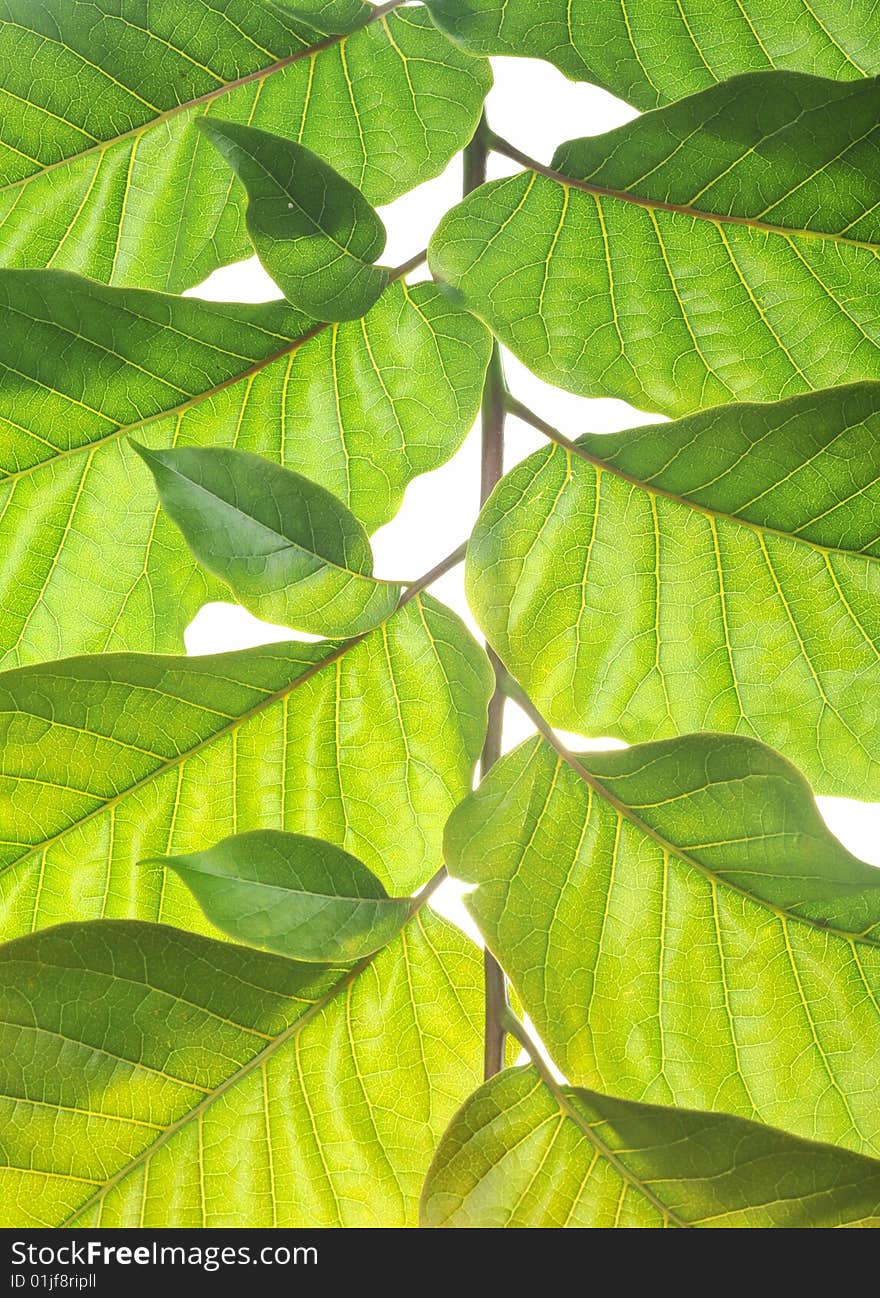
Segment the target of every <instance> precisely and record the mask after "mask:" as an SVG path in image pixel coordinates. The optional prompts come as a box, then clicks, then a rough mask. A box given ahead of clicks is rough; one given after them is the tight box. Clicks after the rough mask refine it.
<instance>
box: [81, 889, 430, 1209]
mask: <svg viewBox="0 0 880 1298" xmlns="http://www.w3.org/2000/svg"><path fill="white" fill-rule="evenodd" d="M443 875H445V869H444V867H441V870H440V871H438V874H437V875H435V876H434V878H433V879H431V880H430V881H429V882H428V883H427V884H426V885H425V887H424V888H423V889H422V892H421V893H420V895H419V898H418V900H417V902H416V903H414V904H413V912H412V915H411V917H410V919H409V920H408V921H407V923H412V922H413V921H414V920H417V918H418V913H419V911H420V910H421V909H422V907H423V906H424V905H425V904H426V902H427V901H428V899H429V897H430V896H431V893H432V892H433V890H434V887H436V886H437V884H438V883H440V882H441V880H442V877H443ZM438 876H439V877H438ZM404 927H405V926H404ZM401 931H403V930H401ZM386 949H387V948H386V947H380V948H379V950H378V951H373V952H371V953H370V954H369V955H367V956H364V957H363V958H362V959H361V960H359V961H358V962H357V964H355V965H353V966H352V968H351V969H349V971H348V973H346V974H344V975H343V976H342V977H341V978H340V979H339V980H338V982H336V983H334V985H333V986H332V987H331V988H329V989H328V991H326V992H325V993H324V995H323V996H320V997H319V998H318V999H317V1000H316V1001H313V1002H312V1004H311V1005H310V1006H309V1008H308V1009H307V1010H306V1011H305V1012H304V1013H303V1014H302V1015H300V1017H299V1018H298V1019H296V1020H295V1021H294V1022H293V1023H290V1024H288V1026H287V1027H286V1028H284V1029H283V1031H281V1032H279V1033H277V1034H276V1035H275V1036H274V1037H273V1038H272V1039H271V1041H269V1042H268V1043H267V1044H266V1045H265V1046H264V1047H263V1048H262V1050H259V1051H257V1053H256V1054H255V1055H252V1056H251V1057H250V1059H248V1060H246V1061H245V1062H244V1063H243V1064H240V1065H239V1067H238V1068H237V1069H236V1070H235V1071H234V1072H233V1073H230V1074H229V1076H228V1077H224V1079H223V1080H222V1082H219V1083H218V1084H217V1086H215V1087H214V1088H213V1089H212V1090H211V1091H210V1092H209V1093H208V1094H207V1095H205V1096H204V1098H203V1099H201V1100H200V1101H199V1103H198V1104H196V1105H194V1106H193V1108H191V1109H187V1111H186V1112H185V1113H182V1114H181V1115H180V1117H179V1118H176V1119H175V1121H174V1122H173V1123H171V1124H170V1125H169V1126H168V1127H166V1128H165V1129H164V1130H163V1131H162V1132H161V1134H160V1135H158V1136H157V1137H156V1139H155V1140H153V1141H152V1142H151V1143H150V1144H149V1145H147V1146H146V1147H145V1148H144V1149H142V1150H141V1151H140V1152H139V1153H138V1154H137V1155H135V1157H133V1158H131V1159H129V1161H128V1162H127V1163H125V1164H124V1165H123V1166H122V1167H120V1168H118V1169H117V1171H115V1172H114V1173H113V1175H112V1176H111V1177H108V1178H107V1180H106V1181H103V1182H102V1183H101V1184H100V1187H99V1188H98V1189H97V1190H95V1191H94V1192H93V1193H92V1194H91V1195H90V1196H89V1198H88V1199H86V1200H85V1201H84V1202H83V1203H81V1204H78V1205H77V1207H76V1208H74V1210H73V1211H72V1212H71V1213H69V1214H68V1216H67V1217H65V1219H64V1221H62V1222H59V1223H58V1226H57V1227H56V1229H58V1230H63V1229H64V1228H65V1227H68V1226H70V1225H71V1224H72V1223H73V1222H75V1221H76V1219H77V1218H78V1217H80V1216H81V1215H82V1213H84V1212H88V1211H89V1209H90V1208H93V1207H95V1206H96V1205H97V1204H99V1203H100V1202H101V1200H102V1199H103V1198H104V1197H105V1196H106V1195H107V1194H109V1192H110V1191H111V1190H112V1189H114V1187H115V1186H117V1185H118V1184H119V1183H120V1182H121V1181H124V1180H125V1178H126V1177H127V1176H128V1175H129V1174H130V1173H131V1172H132V1171H134V1169H135V1168H137V1167H140V1165H141V1164H142V1163H145V1162H146V1161H147V1160H148V1159H150V1158H152V1157H153V1155H154V1154H155V1153H156V1152H157V1151H158V1150H159V1149H161V1148H162V1146H163V1145H166V1144H167V1143H168V1142H169V1140H171V1139H173V1137H174V1136H176V1135H177V1133H178V1132H179V1131H181V1130H183V1129H184V1128H185V1127H187V1126H188V1125H189V1124H190V1123H191V1122H196V1121H198V1119H199V1117H200V1116H201V1115H202V1114H203V1113H204V1112H205V1111H206V1110H207V1109H209V1108H210V1107H211V1106H212V1105H213V1104H214V1103H216V1101H217V1100H219V1099H220V1098H221V1097H222V1096H223V1095H225V1094H226V1092H227V1091H229V1090H231V1089H232V1088H233V1087H234V1086H237V1085H238V1083H239V1082H240V1081H241V1080H242V1079H243V1078H244V1077H247V1076H249V1075H250V1074H251V1073H252V1072H253V1071H254V1069H256V1068H260V1067H261V1066H262V1065H263V1064H265V1063H266V1061H267V1060H269V1059H271V1057H272V1056H273V1055H274V1054H276V1053H277V1051H278V1050H280V1049H281V1048H282V1046H285V1045H286V1044H287V1042H288V1041H291V1040H293V1039H294V1038H295V1037H296V1036H298V1035H299V1033H300V1032H301V1031H302V1029H303V1028H305V1027H307V1026H308V1024H309V1023H311V1022H312V1020H313V1019H315V1018H317V1017H318V1015H320V1014H322V1013H323V1011H324V1010H325V1009H326V1008H327V1006H328V1005H330V1004H332V1002H333V1001H334V1000H335V999H336V997H337V996H338V995H339V994H340V993H341V992H343V991H345V990H346V989H347V988H349V987H351V985H352V984H353V983H354V982H356V981H357V979H358V978H359V977H360V975H361V974H362V973H363V972H364V971H365V970H366V969H368V968H369V967H370V965H371V964H372V963H373V962H374V960H376V959H377V958H378V957H379V956H380V955H381V953H382V952H383V951H384V950H386Z"/></svg>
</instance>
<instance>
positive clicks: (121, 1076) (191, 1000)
mask: <svg viewBox="0 0 880 1298" xmlns="http://www.w3.org/2000/svg"><path fill="white" fill-rule="evenodd" d="M479 982H480V962H479V953H478V952H477V951H476V950H475V949H474V948H473V947H472V946H471V944H470V943H469V942H468V941H467V940H466V939H465V938H464V937H463V936H462V935H461V934H460V933H459V932H458V931H457V930H455V929H454V928H452V926H451V925H449V924H446V923H445V922H444V921H442V920H440V919H439V918H438V917H436V916H433V915H431V914H430V912H422V913H421V914H420V915H419V916H418V917H417V918H415V919H414V920H413V922H412V923H411V924H410V925H409V926H408V927H407V929H406V930H405V931H404V932H403V933H401V935H400V936H399V937H398V938H397V939H396V941H395V942H394V943H393V944H392V945H391V946H389V947H387V948H386V949H385V950H384V951H382V952H381V953H380V954H379V955H378V956H377V957H375V958H374V959H372V960H367V961H364V962H362V963H361V965H358V966H355V968H354V969H353V970H351V971H348V972H347V971H345V970H341V969H321V968H317V967H316V966H315V965H301V964H297V963H295V962H293V961H291V960H284V959H281V958H279V957H276V956H269V955H264V954H261V953H260V952H256V951H249V950H247V949H245V948H242V947H235V946H231V945H229V944H228V943H225V942H213V941H208V940H206V939H205V938H201V937H196V936H194V935H193V934H190V933H182V932H179V931H178V930H176V929H173V928H166V927H164V926H158V925H152V924H137V923H127V922H117V921H109V922H105V923H96V924H69V925H64V926H63V927H60V928H56V929H52V930H50V931H49V932H46V933H41V934H38V935H36V936H34V937H29V938H24V939H22V940H21V941H18V942H13V943H9V944H8V945H6V946H4V947H2V948H0V1006H2V1011H0V1012H2V1019H3V1023H2V1026H0V1041H2V1044H0V1075H2V1084H0V1089H2V1095H3V1098H2V1099H0V1108H2V1113H3V1131H4V1140H3V1157H2V1162H3V1167H2V1168H0V1203H2V1205H3V1207H2V1210H0V1214H2V1225H3V1226H5V1227H7V1228H8V1227H11V1226H16V1227H28V1226H61V1225H70V1226H80V1227H89V1228H92V1229H94V1228H96V1227H102V1228H105V1229H109V1228H112V1227H141V1228H146V1229H151V1228H157V1227H169V1226H178V1227H188V1228H194V1227H195V1228H199V1227H208V1228H220V1227H227V1226H234V1227H251V1228H253V1227H258V1226H268V1227H272V1226H278V1227H284V1226H295V1227H304V1226H369V1227H376V1226H383V1227H394V1226H413V1225H415V1224H416V1214H417V1204H418V1195H419V1191H420V1189H421V1183H422V1180H423V1178H424V1175H425V1171H426V1169H427V1167H428V1164H429V1162H430V1159H431V1155H432V1153H433V1151H434V1148H435V1146H436V1143H437V1140H438V1138H439V1136H440V1134H441V1132H442V1131H443V1128H444V1126H445V1125H446V1123H447V1122H448V1121H449V1119H450V1117H451V1116H452V1114H453V1112H454V1111H455V1109H456V1108H457V1107H458V1105H459V1104H460V1103H462V1101H463V1100H464V1099H465V1097H466V1096H467V1095H468V1093H469V1091H470V1090H472V1089H473V1087H474V1086H475V1085H476V1084H477V1083H478V1081H479V1076H480V1062H481V1045H480V1037H479V1023H480V1019H481V1014H480V1004H479V1000H480V997H479V992H478V990H477V988H478V987H479Z"/></svg>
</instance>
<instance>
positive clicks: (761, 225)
mask: <svg viewBox="0 0 880 1298" xmlns="http://www.w3.org/2000/svg"><path fill="white" fill-rule="evenodd" d="M496 144H497V146H498V148H497V151H498V152H499V153H502V154H503V155H504V156H505V157H508V158H510V159H511V160H512V161H513V162H518V163H519V164H520V165H521V166H523V167H525V168H526V171H531V172H533V173H535V174H537V175H539V176H544V177H545V178H546V179H547V180H552V181H553V182H554V183H555V184H557V185H560V186H562V187H563V188H566V189H576V190H579V191H581V192H582V193H585V194H591V195H592V196H593V198H612V199H617V200H618V201H620V202H621V203H630V204H632V205H633V206H635V207H642V208H646V209H648V210H649V211H659V212H671V213H673V214H674V215H677V216H688V217H692V218H693V219H694V220H697V221H708V222H710V223H711V224H713V225H719V226H721V225H741V226H745V227H746V228H747V229H750V230H760V231H761V232H763V233H764V234H778V235H781V236H782V237H783V238H785V239H792V238H803V239H819V240H822V241H825V242H830V243H837V244H843V245H846V246H848V247H852V248H863V249H865V250H867V251H868V252H873V253H874V254H875V255H878V254H880V244H877V243H870V242H868V241H867V240H864V239H851V238H849V237H848V236H846V235H843V234H832V233H830V232H829V231H826V230H804V229H802V228H800V227H796V226H785V225H775V224H773V223H772V222H770V221H761V220H759V219H758V218H757V217H750V216H734V215H732V214H725V213H722V212H707V211H704V210H703V209H702V208H699V207H689V206H688V205H687V204H686V203H671V202H667V201H666V200H664V199H659V198H643V197H642V196H641V195H640V194H631V193H629V192H627V191H626V190H622V189H613V188H611V187H610V186H607V185H594V184H591V183H590V181H588V180H575V179H574V178H573V177H571V176H566V175H563V173H562V172H560V171H554V170H553V168H552V167H548V166H545V165H544V163H542V162H538V161H536V160H535V159H534V158H531V157H529V155H528V154H526V153H523V152H522V151H521V150H520V149H517V148H516V147H515V146H514V145H512V144H509V143H508V142H507V141H506V140H498V141H496ZM522 174H525V173H522Z"/></svg>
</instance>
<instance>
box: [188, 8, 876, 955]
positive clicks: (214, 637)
mask: <svg viewBox="0 0 880 1298" xmlns="http://www.w3.org/2000/svg"><path fill="white" fill-rule="evenodd" d="M596 2H597V3H600V2H601V0H596ZM492 64H493V69H494V73H495V86H494V88H493V90H492V91H491V92H490V94H489V97H488V100H487V103H486V113H487V117H488V120H489V122H490V124H491V126H492V129H493V130H495V131H496V132H497V133H498V134H499V135H502V136H505V137H506V138H507V139H509V140H511V141H512V142H513V143H515V144H516V145H517V146H518V147H519V148H521V149H522V150H524V151H525V152H526V153H527V154H529V155H530V156H531V157H533V158H536V159H538V161H540V162H547V163H549V161H550V159H551V156H552V154H553V151H554V149H555V148H556V145H557V144H558V143H560V142H561V141H562V140H565V139H571V138H574V137H575V136H581V135H596V134H600V133H601V132H603V131H607V130H610V129H612V128H613V127H615V126H620V125H622V124H623V123H624V122H627V121H629V120H630V119H631V118H632V117H635V116H636V113H635V111H634V110H633V109H631V108H630V107H629V106H628V105H626V104H624V103H622V102H621V101H620V100H618V99H615V98H614V97H613V96H611V95H609V94H607V93H606V92H605V91H603V90H599V89H597V88H596V87H594V86H587V85H577V84H575V83H573V82H570V81H566V80H565V78H564V77H563V76H562V74H561V73H559V72H557V71H556V69H555V68H552V67H551V66H550V65H549V64H545V63H541V62H538V61H537V60H531V59H493V60H492ZM517 169H518V167H517V164H515V163H511V162H510V161H509V160H508V159H506V158H502V157H499V156H497V155H493V157H492V158H491V159H490V162H489V176H490V179H491V178H494V177H496V176H503V175H508V174H510V173H512V172H514V171H516V170H517ZM460 197H461V161H460V159H458V158H457V159H455V160H453V162H452V163H451V164H450V166H449V167H448V168H447V169H446V171H445V172H444V173H443V175H441V176H439V177H437V179H436V180H432V181H429V182H427V184H424V185H421V186H419V188H418V189H415V190H413V191H412V192H411V193H410V194H407V195H405V196H404V197H403V198H401V199H399V200H398V201H397V202H396V203H393V204H391V205H390V206H388V207H386V208H383V209H380V212H381V215H382V217H383V219H384V221H385V224H386V227H387V229H388V245H387V248H386V252H385V254H384V255H383V258H382V260H383V262H384V263H385V264H387V265H389V266H395V265H399V264H400V263H402V262H404V261H406V260H407V259H408V258H409V257H410V256H412V255H413V254H414V253H416V252H418V251H419V250H420V249H422V248H424V247H425V245H426V244H427V242H428V238H429V236H430V234H431V231H432V230H433V229H434V227H435V226H436V225H437V223H438V221H439V219H440V217H441V216H442V215H443V213H444V212H445V211H446V210H448V208H450V207H452V206H453V205H454V204H455V203H456V202H458V200H459V199H460ZM426 275H427V271H425V270H424V269H423V270H420V271H418V272H416V273H415V274H414V275H413V276H411V279H418V278H423V277H425V276H426ZM193 292H194V293H195V294H197V295H198V296H201V297H211V298H214V299H216V300H227V301H248V302H256V301H264V300H266V299H268V298H273V297H278V296H280V295H279V294H278V292H277V290H276V288H275V286H274V284H273V283H272V281H271V280H270V279H269V278H268V277H267V276H266V274H265V272H264V271H263V270H262V268H261V267H260V266H259V264H258V263H257V262H256V261H251V262H242V263H239V264H238V265H235V266H230V267H226V268H225V269H223V270H220V271H217V272H215V274H213V275H212V276H211V277H210V279H209V280H207V281H206V282H205V283H204V284H203V285H201V286H200V287H199V288H198V289H195V290H193ZM505 372H506V376H507V381H508V386H509V387H510V388H511V390H512V391H513V393H514V395H515V396H517V397H518V398H519V399H520V400H521V401H523V402H524V403H525V404H526V405H527V406H530V407H531V408H532V409H533V410H537V411H539V412H540V414H541V415H542V416H543V417H544V418H545V419H547V420H549V421H550V422H551V423H553V424H555V425H556V426H557V427H558V428H560V429H562V431H563V432H564V433H566V434H567V435H568V436H571V437H575V436H577V435H579V434H580V433H582V432H588V431H589V432H614V431H616V430H617V429H620V428H631V427H635V426H636V425H638V424H642V423H646V422H652V421H656V418H657V416H653V415H652V416H651V419H646V418H645V413H644V412H642V411H639V410H636V409H635V408H634V407H632V406H629V405H627V404H626V402H623V401H616V400H610V399H606V398H600V399H596V400H587V399H584V398H581V397H575V396H572V395H571V394H569V393H565V392H561V391H560V390H559V389H557V388H552V387H550V386H549V385H548V384H546V383H542V382H541V381H540V380H539V379H536V378H535V377H534V376H533V375H531V374H529V372H528V370H526V369H525V368H524V367H523V366H522V365H520V364H519V362H517V361H516V360H515V359H514V358H513V357H511V356H510V355H505ZM542 441H543V439H542V438H541V436H540V435H539V434H536V433H535V432H534V431H533V430H531V429H530V428H527V427H526V426H525V425H523V424H522V423H520V422H519V421H518V420H515V419H510V420H508V423H507V430H506V455H505V464H506V467H507V468H508V469H509V468H510V467H512V465H514V464H515V463H517V461H518V460H521V459H522V458H523V457H524V456H525V455H528V454H529V453H530V452H531V451H533V450H535V449H537V447H538V446H539V445H540V444H542ZM479 477H480V439H479V431H478V429H476V428H475V429H474V430H473V431H472V432H471V434H470V436H469V437H468V438H467V440H466V442H465V444H464V445H463V446H462V448H461V450H460V451H459V452H458V454H457V455H456V456H455V457H454V458H453V459H452V460H451V461H450V462H449V463H448V464H447V465H445V466H444V467H443V468H441V469H438V470H437V471H436V472H434V473H430V474H426V475H424V476H423V477H421V478H417V479H416V480H415V481H414V482H413V483H411V484H410V486H409V488H408V490H407V493H406V497H405V499H404V502H403V507H402V508H401V510H400V512H399V514H398V515H397V517H396V518H394V519H393V520H392V521H391V522H390V523H388V524H387V525H386V526H385V527H383V528H381V529H380V530H379V531H378V532H377V533H376V534H375V536H374V538H373V548H374V553H375V556H376V573H377V575H379V576H382V577H389V578H404V579H408V580H412V579H414V578H416V577H418V576H420V575H421V574H422V573H424V572H427V571H428V570H429V569H430V568H431V567H433V566H434V564H435V563H437V562H438V561H439V560H440V559H442V558H443V557H444V556H445V555H446V554H448V553H449V552H450V551H451V550H453V549H455V547H456V546H457V545H458V544H459V543H460V542H461V541H462V540H464V539H465V538H466V537H467V536H468V534H469V533H470V531H471V529H472V527H473V525H474V521H475V519H476V516H477V511H478V503H479V501H478V493H479ZM432 589H433V592H434V593H435V594H436V595H437V597H438V598H439V599H442V600H444V601H445V602H446V603H447V604H449V605H450V606H451V607H452V608H454V609H455V610H456V611H457V612H458V613H459V614H460V615H461V616H462V617H464V618H465V620H466V621H467V622H468V624H469V625H470V626H471V628H472V630H473V631H474V633H475V634H477V635H479V632H478V630H477V627H476V624H475V623H474V620H473V618H472V617H471V615H470V611H469V609H468V606H467V602H466V600H465V597H464V591H463V585H462V569H461V567H459V568H457V569H455V570H454V571H453V572H452V573H449V574H447V575H446V576H445V577H443V578H442V579H441V580H440V581H438V582H437V583H436V584H435V586H434V587H433V588H432ZM621 597H622V598H624V597H625V593H624V592H621ZM290 638H292V637H291V633H290V632H289V631H285V630H284V629H283V628H279V627H269V626H267V625H266V624H265V623H261V622H258V621H257V619H256V618H253V617H251V616H250V614H248V613H246V612H245V611H244V610H242V609H239V608H235V607H233V606H231V605H229V604H208V605H206V606H205V607H204V608H203V609H201V610H200V612H199V613H198V615H197V616H196V618H195V619H194V621H193V623H192V624H191V626H190V627H189V629H188V631H187V636H186V644H187V649H188V652H190V653H214V652H217V651H220V650H227V649H239V648H243V647H245V646H247V645H255V644H261V643H265V642H267V641H268V640H282V639H290ZM531 729H532V727H531V725H530V723H529V722H528V721H527V719H526V718H525V717H524V716H523V715H522V714H521V713H520V712H518V710H517V709H515V708H513V707H512V706H511V705H508V708H507V714H506V716H505V727H504V747H505V749H508V748H511V747H513V746H514V745H515V744H517V743H519V742H520V741H521V740H522V739H524V738H526V737H527V735H528V734H530V733H531ZM565 737H566V738H567V739H570V742H571V743H572V744H573V746H574V747H575V748H580V749H581V750H584V749H587V748H590V747H610V746H619V745H616V744H615V741H613V740H606V741H605V742H604V743H602V742H601V741H600V742H595V741H594V742H593V743H587V742H585V741H584V740H583V739H582V738H579V737H569V736H565ZM819 805H820V808H821V810H822V813H823V815H824V816H825V818H826V820H827V821H828V823H829V825H830V826H831V828H832V829H833V831H834V832H835V833H836V834H837V835H838V836H839V837H840V838H841V839H842V840H843V842H844V843H845V844H846V846H847V847H848V848H849V849H850V851H852V852H855V853H856V854H857V855H859V856H861V857H863V858H864V859H865V860H867V861H871V862H872V863H873V864H875V865H880V803H860V802H854V801H850V800H848V799H843V798H820V799H819ZM460 891H461V889H460V888H458V887H457V886H456V885H455V884H454V883H453V882H452V881H450V882H449V883H447V884H446V885H444V888H443V889H442V890H441V892H440V893H438V894H436V896H435V902H436V905H437V909H439V910H441V911H443V912H444V913H445V914H447V915H449V917H450V918H452V919H454V920H455V921H456V922H457V923H459V924H461V925H462V926H463V927H465V928H467V929H468V931H469V932H471V933H472V934H473V935H474V936H476V934H475V933H474V930H473V926H472V924H471V923H470V921H469V919H468V917H467V915H466V913H465V911H464V908H463V907H462V906H461V904H460V901H459V900H458V893H459V892H460Z"/></svg>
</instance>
